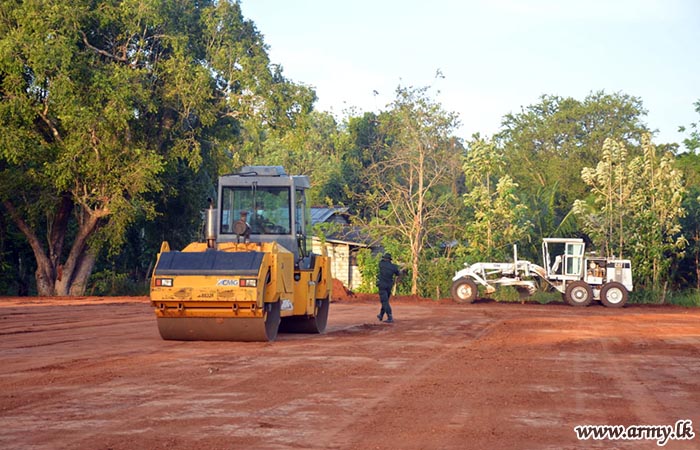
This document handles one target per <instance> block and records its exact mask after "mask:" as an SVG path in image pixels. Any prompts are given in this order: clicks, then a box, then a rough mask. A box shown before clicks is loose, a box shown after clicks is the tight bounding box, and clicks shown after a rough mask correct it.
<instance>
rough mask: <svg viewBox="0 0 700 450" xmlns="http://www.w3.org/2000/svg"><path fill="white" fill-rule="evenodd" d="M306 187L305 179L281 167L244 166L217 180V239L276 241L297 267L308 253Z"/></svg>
mask: <svg viewBox="0 0 700 450" xmlns="http://www.w3.org/2000/svg"><path fill="white" fill-rule="evenodd" d="M309 187H310V184H309V179H308V177H306V176H290V175H287V174H286V172H285V171H284V168H283V167H282V166H246V167H243V169H242V170H241V172H240V173H237V174H229V175H224V176H222V177H219V193H218V194H219V195H218V198H219V204H218V211H219V216H218V222H219V227H218V233H217V240H218V241H219V242H241V240H243V241H248V242H277V243H278V244H279V245H281V246H282V247H284V248H286V249H287V250H289V251H290V252H292V253H294V260H295V261H296V264H297V265H299V264H300V263H301V262H302V261H303V260H304V258H306V257H308V256H309V254H310V252H309V245H310V242H309V240H308V239H307V233H308V232H309V231H310V220H309V214H308V212H307V208H306V195H305V192H306V189H308V188H309Z"/></svg>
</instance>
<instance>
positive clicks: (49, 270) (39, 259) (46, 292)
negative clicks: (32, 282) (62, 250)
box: [2, 200, 54, 297]
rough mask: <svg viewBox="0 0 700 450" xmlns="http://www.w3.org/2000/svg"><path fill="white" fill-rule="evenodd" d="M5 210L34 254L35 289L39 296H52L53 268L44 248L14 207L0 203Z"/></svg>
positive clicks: (6, 203) (8, 203)
mask: <svg viewBox="0 0 700 450" xmlns="http://www.w3.org/2000/svg"><path fill="white" fill-rule="evenodd" d="M2 204H3V206H4V207H5V209H6V210H7V211H8V212H9V213H10V217H12V220H13V221H14V222H15V225H17V228H19V230H20V231H21V232H22V234H24V237H26V238H27V242H29V246H30V247H31V248H32V252H33V253H34V258H35V259H36V272H35V276H36V289H37V292H38V294H39V295H40V296H42V297H46V296H51V295H54V292H53V287H54V286H53V284H54V267H53V265H52V264H51V260H50V259H49V257H48V256H47V255H46V252H45V251H44V247H43V246H42V245H41V242H40V241H39V238H37V236H36V234H34V230H32V229H31V228H30V227H29V225H27V223H26V222H25V221H24V220H23V219H22V217H20V215H19V213H18V212H17V210H16V209H15V206H14V205H13V204H12V203H10V202H9V201H7V200H6V201H4V202H2Z"/></svg>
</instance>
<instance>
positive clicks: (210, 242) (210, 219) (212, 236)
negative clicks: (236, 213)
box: [204, 199, 218, 248]
mask: <svg viewBox="0 0 700 450" xmlns="http://www.w3.org/2000/svg"><path fill="white" fill-rule="evenodd" d="M217 216H218V214H217V209H216V208H214V201H213V200H212V199H209V208H208V209H207V215H206V221H205V231H204V233H205V235H206V240H207V248H216V232H217V229H216V228H217V227H216V219H217Z"/></svg>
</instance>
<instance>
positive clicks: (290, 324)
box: [280, 298, 331, 334]
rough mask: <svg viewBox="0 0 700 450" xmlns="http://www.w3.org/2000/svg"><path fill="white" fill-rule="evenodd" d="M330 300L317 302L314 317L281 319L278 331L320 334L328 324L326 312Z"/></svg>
mask: <svg viewBox="0 0 700 450" xmlns="http://www.w3.org/2000/svg"><path fill="white" fill-rule="evenodd" d="M330 303H331V301H330V299H327V298H326V299H323V300H320V301H317V305H316V308H315V310H314V316H290V317H283V318H282V323H280V331H281V332H283V333H311V334H321V333H323V332H325V331H326V325H327V324H328V311H329V310H330Z"/></svg>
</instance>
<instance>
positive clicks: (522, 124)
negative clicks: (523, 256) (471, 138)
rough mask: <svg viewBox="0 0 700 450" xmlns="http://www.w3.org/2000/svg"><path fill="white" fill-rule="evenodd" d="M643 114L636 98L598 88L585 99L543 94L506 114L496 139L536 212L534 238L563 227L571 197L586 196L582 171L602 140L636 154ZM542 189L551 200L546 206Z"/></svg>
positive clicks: (590, 164)
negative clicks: (517, 110)
mask: <svg viewBox="0 0 700 450" xmlns="http://www.w3.org/2000/svg"><path fill="white" fill-rule="evenodd" d="M645 115H646V111H645V110H644V108H643V106H642V101H641V100H640V99H639V98H637V97H632V96H628V95H625V94H621V93H616V94H606V93H604V92H596V93H591V94H590V95H588V96H587V97H586V98H585V99H583V100H577V99H574V98H563V97H558V96H551V95H545V96H542V97H541V98H540V102H539V103H536V104H534V105H530V106H527V107H525V108H523V109H522V111H520V112H519V113H513V114H508V115H506V116H505V117H504V119H503V121H502V126H501V131H500V132H499V133H498V134H496V135H495V136H494V139H495V142H496V144H497V146H498V147H499V148H502V149H503V151H504V156H505V159H506V164H507V167H508V173H509V174H510V176H511V177H512V178H513V181H514V182H516V183H517V184H518V185H519V189H520V190H521V193H522V198H523V199H524V200H526V201H528V202H531V204H530V205H529V206H530V209H531V210H532V211H533V214H537V216H538V217H537V220H534V221H533V224H534V225H535V229H534V232H535V233H536V234H537V235H538V236H536V239H534V241H533V242H538V241H539V238H540V237H546V236H553V235H555V233H559V232H561V231H562V228H561V226H562V223H563V221H564V219H565V218H566V217H567V216H568V214H569V211H570V210H571V206H572V204H573V202H574V200H576V199H579V198H583V197H584V196H585V195H586V186H585V185H584V184H583V183H581V178H580V174H581V170H582V169H583V168H584V167H593V166H595V165H596V164H597V162H598V161H599V159H600V152H601V149H602V148H603V143H604V142H605V139H607V138H612V139H615V140H618V141H621V142H625V143H626V145H627V146H628V148H629V151H630V152H631V154H632V156H635V155H637V154H639V152H640V150H639V145H640V143H641V136H642V134H643V133H644V132H646V131H647V127H646V125H645V124H644V122H643V118H644V116H645ZM543 194H545V195H546V196H547V197H546V198H548V199H550V200H551V201H549V202H548V203H547V205H546V206H547V208H546V209H545V210H543V209H542V208H540V206H542V205H541V200H542V195H543ZM545 212H547V213H548V214H549V216H548V217H545V216H543V214H544V213H545ZM569 231H571V229H569ZM535 251H536V250H535Z"/></svg>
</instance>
